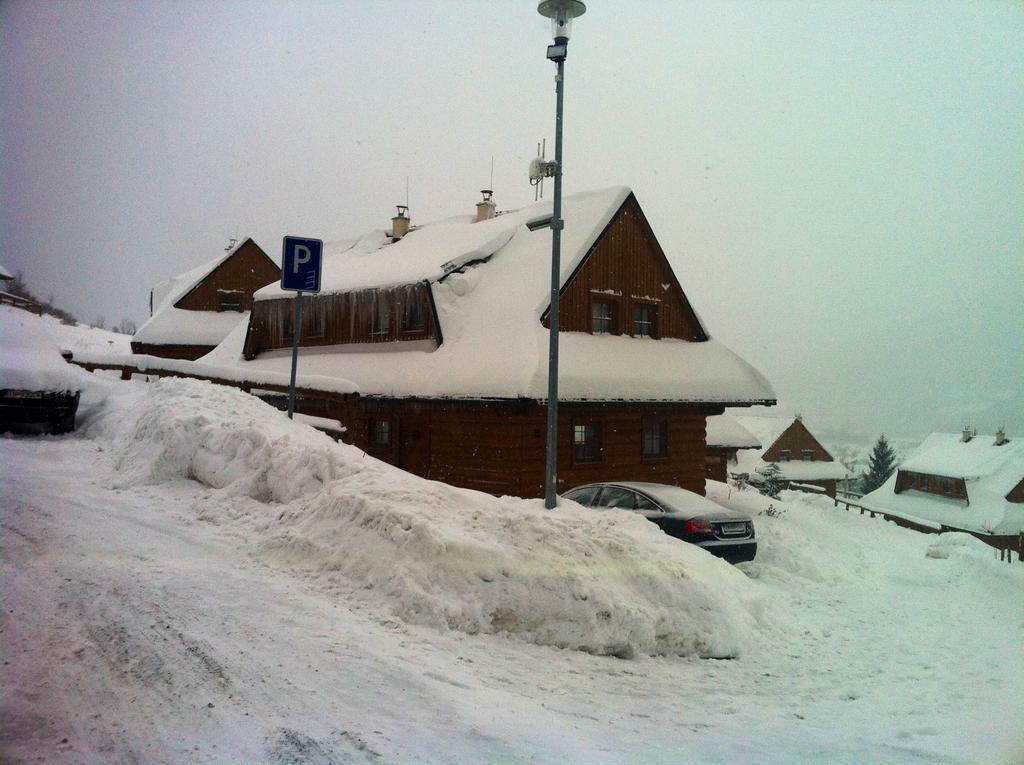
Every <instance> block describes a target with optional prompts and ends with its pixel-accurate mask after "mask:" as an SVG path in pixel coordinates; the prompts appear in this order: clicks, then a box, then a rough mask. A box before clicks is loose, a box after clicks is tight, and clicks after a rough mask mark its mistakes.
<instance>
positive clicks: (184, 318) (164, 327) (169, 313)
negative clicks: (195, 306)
mask: <svg viewBox="0 0 1024 765" xmlns="http://www.w3.org/2000/svg"><path fill="white" fill-rule="evenodd" d="M248 241H249V239H248V238H246V239H242V240H241V241H239V242H238V243H237V244H236V245H235V246H234V247H232V248H231V249H230V250H228V251H226V252H224V253H223V254H221V255H218V256H217V257H215V258H213V259H212V260H209V261H207V262H206V263H203V264H202V265H199V266H196V267H195V268H192V269H189V270H188V271H185V272H184V273H181V274H178V275H177V276H174V277H171V278H170V279H166V280H164V281H162V282H160V283H159V284H157V285H156V286H154V287H153V315H152V316H150V317H149V319H147V320H146V322H145V323H144V324H143V325H142V326H141V327H139V329H138V330H137V331H136V332H135V335H134V336H133V337H132V340H133V341H134V342H136V343H150V344H153V345H217V344H218V343H220V342H221V341H222V340H224V338H225V337H227V336H228V334H229V333H230V332H231V330H232V329H234V328H235V327H236V326H237V325H238V324H239V322H245V323H248V321H249V314H248V313H238V312H237V311H186V310H183V309H181V308H175V307H174V304H175V303H177V302H178V301H179V300H181V298H183V297H184V296H185V295H187V294H188V293H189V292H191V291H192V289H193V288H195V287H196V285H198V284H199V283H200V282H201V281H202V280H203V279H205V278H206V277H207V276H208V275H209V274H210V273H212V272H213V271H214V270H216V269H217V268H218V267H219V266H220V265H221V264H222V263H224V262H225V261H226V260H227V259H228V258H230V257H231V256H232V255H234V254H235V253H236V252H238V250H239V249H241V248H242V246H243V245H244V244H245V243H246V242H248Z"/></svg>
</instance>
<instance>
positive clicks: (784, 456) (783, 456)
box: [779, 449, 792, 462]
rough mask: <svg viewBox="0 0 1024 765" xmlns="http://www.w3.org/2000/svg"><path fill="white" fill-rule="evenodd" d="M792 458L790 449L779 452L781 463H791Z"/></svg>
mask: <svg viewBox="0 0 1024 765" xmlns="http://www.w3.org/2000/svg"><path fill="white" fill-rule="evenodd" d="M790 456H792V455H791V454H790V451H789V449H783V450H782V451H781V452H779V462H789V458H790Z"/></svg>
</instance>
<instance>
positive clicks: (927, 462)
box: [861, 430, 1024, 552]
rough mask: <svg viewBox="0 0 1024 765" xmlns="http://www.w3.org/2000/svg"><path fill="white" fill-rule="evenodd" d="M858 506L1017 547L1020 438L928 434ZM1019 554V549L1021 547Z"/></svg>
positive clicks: (1021, 525)
mask: <svg viewBox="0 0 1024 765" xmlns="http://www.w3.org/2000/svg"><path fill="white" fill-rule="evenodd" d="M861 504H862V505H864V506H865V507H867V508H870V509H874V510H878V511H880V512H883V513H885V514H887V515H888V516H890V517H895V518H900V519H903V520H905V521H907V522H908V523H909V525H911V526H914V525H918V526H923V527H926V528H928V529H930V530H935V531H940V530H941V531H966V532H968V533H970V534H973V535H974V536H976V537H979V538H980V539H983V540H984V541H986V542H988V543H989V544H991V545H993V546H995V547H1000V548H1005V549H1018V546H1019V544H1020V535H1021V534H1022V533H1024V438H1007V437H1006V435H1005V433H1004V432H1003V431H1002V430H1000V431H998V432H997V433H996V434H995V435H994V436H991V435H976V434H975V433H973V432H972V431H970V430H965V431H964V432H963V433H962V434H957V433H933V434H932V435H930V436H928V438H926V439H925V440H924V443H922V444H921V446H919V447H918V448H917V450H916V451H914V452H913V453H912V454H911V455H910V456H909V457H908V458H907V459H906V460H904V461H903V462H902V463H900V466H899V468H898V469H897V470H896V472H895V473H893V475H891V476H890V477H889V480H887V481H886V482H885V483H884V484H882V485H881V486H880V487H879V488H877V489H875V490H874V491H873V492H871V493H870V494H866V495H865V496H864V497H863V499H862V500H861ZM1022 552H1024V551H1022Z"/></svg>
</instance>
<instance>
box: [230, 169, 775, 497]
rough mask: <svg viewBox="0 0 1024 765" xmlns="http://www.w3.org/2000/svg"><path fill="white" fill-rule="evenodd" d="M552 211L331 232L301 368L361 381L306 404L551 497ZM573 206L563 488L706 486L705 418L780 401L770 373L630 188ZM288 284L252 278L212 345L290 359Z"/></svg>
mask: <svg viewBox="0 0 1024 765" xmlns="http://www.w3.org/2000/svg"><path fill="white" fill-rule="evenodd" d="M551 215H552V210H551V204H550V203H548V202H542V203H539V204H535V205H532V206H529V207H526V208H524V209H521V210H516V211H511V212H506V213H497V214H495V212H494V208H493V205H489V203H487V202H486V201H485V202H483V203H481V204H480V205H478V209H477V214H476V215H468V216H465V217H457V218H452V219H448V220H445V221H441V222H438V223H434V224H431V225H425V226H420V227H417V226H410V223H409V219H408V218H405V217H404V215H401V214H400V215H399V216H398V218H397V219H396V220H395V222H394V227H393V229H392V231H391V232H387V233H386V232H383V231H378V232H373V233H371V234H368V235H366V236H363V237H360V238H358V239H352V240H347V241H345V242H337V243H327V244H326V245H325V255H324V273H323V277H322V292H321V293H320V294H319V295H316V296H308V295H307V296H305V297H304V298H303V300H304V301H305V302H304V304H303V309H302V317H303V318H302V326H301V327H300V328H298V329H299V331H300V333H301V334H300V345H301V351H300V360H299V370H300V375H301V376H304V377H303V379H306V380H307V381H310V380H312V381H315V380H316V379H324V378H325V377H327V378H342V379H346V380H349V381H352V382H353V383H354V387H355V388H356V389H358V391H359V396H358V398H357V400H356V403H355V404H352V405H351V408H350V409H349V410H348V411H333V410H331V409H330V408H329V407H327V406H325V405H321V404H320V403H318V402H316V401H314V400H309V399H307V400H306V401H304V402H302V404H301V405H300V408H301V409H302V411H307V412H309V413H310V414H315V415H322V416H328V417H332V418H336V419H340V420H342V421H343V422H344V423H345V425H346V426H347V428H348V431H347V434H346V436H347V437H346V440H350V441H352V442H353V443H355V444H356V445H358V446H360V447H362V448H363V449H365V450H366V451H367V452H368V453H369V454H372V455H374V456H376V457H379V458H380V459H383V460H385V461H387V462H390V463H393V464H395V465H398V466H399V467H402V468H404V469H406V470H409V471H410V472H413V473H416V474H418V475H421V476H425V477H427V478H432V479H437V480H440V481H445V482H447V483H450V484H454V485H457V486H464V487H471V488H475V489H481V490H484V491H488V492H491V493H495V494H513V495H518V496H525V497H538V496H542V494H543V484H544V472H545V438H546V418H547V408H546V396H547V364H548V330H547V317H548V307H549V295H550V278H551V229H550V222H551ZM563 217H564V220H565V227H564V230H563V232H562V259H561V272H560V276H561V290H560V300H561V302H560V312H561V321H560V325H561V333H560V336H559V337H560V368H559V434H558V441H559V462H558V486H559V490H560V491H563V490H565V489H568V488H571V487H573V486H576V485H578V484H582V483H586V482H589V481H594V480H604V479H622V480H626V479H632V480H646V481H658V482H663V483H669V484H675V485H678V486H682V487H684V488H687V489H690V490H692V491H696V492H698V493H701V494H702V493H703V492H704V476H705V421H706V418H707V417H708V416H709V415H715V414H720V413H721V412H722V411H723V410H724V407H726V406H744V405H753V404H771V403H774V401H775V394H774V392H773V391H772V388H771V386H770V385H769V383H768V382H767V381H766V380H765V378H764V377H762V376H761V375H760V374H759V373H758V372H757V371H756V370H755V369H753V368H752V367H751V366H750V365H749V364H747V363H746V362H745V361H743V360H742V359H740V358H739V357H738V356H736V355H735V354H734V353H732V352H731V351H730V350H729V349H727V348H726V347H725V346H723V345H722V344H721V343H719V342H717V341H716V340H714V339H712V338H711V337H710V335H709V334H708V331H707V329H706V328H705V327H704V325H703V324H702V323H701V321H700V319H699V318H698V316H697V314H696V313H695V312H694V310H693V308H692V306H691V305H690V301H689V300H688V299H687V296H686V294H685V293H684V292H683V289H682V287H681V286H680V283H679V281H678V280H677V278H676V275H675V274H674V273H673V270H672V268H671V266H670V265H669V262H668V260H667V258H666V256H665V253H664V252H663V250H662V248H661V246H660V244H659V243H658V240H657V238H656V237H655V235H654V232H653V231H652V229H651V226H650V224H649V223H648V221H647V218H646V217H645V216H644V213H643V211H642V210H641V208H640V205H639V203H638V202H637V200H636V197H635V196H634V195H633V194H632V192H631V191H630V190H629V189H627V188H622V187H616V188H611V189H605V190H602V191H596V192H588V193H583V194H576V195H572V196H568V197H566V199H565V201H564V212H563ZM406 230H407V231H408V233H405V231H406ZM392 234H395V235H398V236H393V235H392ZM294 299H295V296H294V294H293V293H286V292H284V291H282V290H281V289H280V288H279V287H278V286H277V285H270V286H268V287H265V288H264V289H262V290H260V291H259V292H257V293H256V296H255V302H254V305H253V310H252V314H251V316H250V320H249V326H248V330H247V333H246V336H245V338H244V340H243V339H242V338H241V337H240V335H239V337H238V338H237V343H235V341H234V340H232V341H229V342H226V343H225V344H224V345H223V346H222V347H221V348H219V349H218V351H217V356H218V358H219V362H220V363H227V362H229V361H230V362H232V363H237V364H241V365H242V366H243V367H247V368H250V369H266V370H276V371H282V372H283V371H286V370H287V369H288V368H289V364H290V355H291V354H290V346H291V344H292V333H293V332H294V331H295V329H296V328H294V327H293V326H292V316H293V308H292V307H293V305H294V304H293V302H292V301H293V300H294ZM307 384H315V382H313V383H307Z"/></svg>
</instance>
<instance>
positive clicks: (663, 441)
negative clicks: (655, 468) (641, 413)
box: [641, 420, 668, 459]
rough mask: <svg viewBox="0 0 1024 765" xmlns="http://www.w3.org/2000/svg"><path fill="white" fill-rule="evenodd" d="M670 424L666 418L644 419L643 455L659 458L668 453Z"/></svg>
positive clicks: (645, 457) (646, 457) (648, 457)
mask: <svg viewBox="0 0 1024 765" xmlns="http://www.w3.org/2000/svg"><path fill="white" fill-rule="evenodd" d="M667 435H668V426H667V424H666V422H665V421H664V420H644V424H643V437H642V438H641V441H642V442H643V457H644V459H659V458H662V457H665V456H666V455H667V454H668V439H667Z"/></svg>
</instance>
